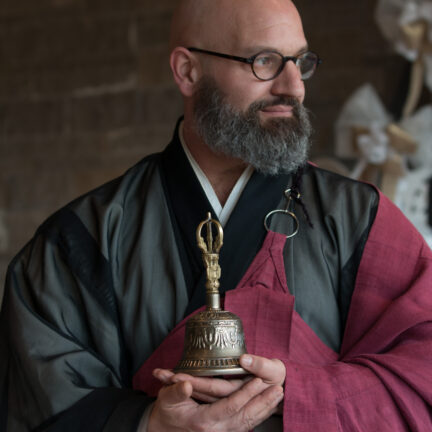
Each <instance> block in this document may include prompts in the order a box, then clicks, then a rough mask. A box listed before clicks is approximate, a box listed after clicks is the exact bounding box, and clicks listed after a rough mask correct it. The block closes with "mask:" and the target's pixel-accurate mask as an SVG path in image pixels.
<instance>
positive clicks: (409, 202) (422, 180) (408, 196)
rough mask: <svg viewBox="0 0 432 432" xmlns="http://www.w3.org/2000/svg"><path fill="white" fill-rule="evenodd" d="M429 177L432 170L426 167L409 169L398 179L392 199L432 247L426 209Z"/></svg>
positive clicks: (431, 230)
mask: <svg viewBox="0 0 432 432" xmlns="http://www.w3.org/2000/svg"><path fill="white" fill-rule="evenodd" d="M431 177H432V172H431V170H430V169H427V168H424V169H420V170H414V171H411V172H410V173H408V174H407V175H406V176H405V177H403V178H402V179H401V180H400V181H399V183H398V187H397V192H396V197H395V200H394V201H395V204H396V205H397V206H398V207H399V208H400V209H401V210H402V212H403V213H404V214H405V216H406V217H407V218H408V219H409V220H410V221H411V222H412V224H413V225H414V226H415V227H416V228H417V229H418V230H419V232H420V233H421V234H422V235H423V237H424V238H425V240H426V242H427V243H428V244H429V246H430V247H432V227H431V226H430V225H429V224H428V209H429V206H430V203H429V199H430V191H429V188H430V184H431V183H430V179H431Z"/></svg>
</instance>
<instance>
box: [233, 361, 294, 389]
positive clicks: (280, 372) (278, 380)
mask: <svg viewBox="0 0 432 432" xmlns="http://www.w3.org/2000/svg"><path fill="white" fill-rule="evenodd" d="M240 365H241V366H242V367H243V368H244V369H246V370H247V371H248V372H250V373H252V374H253V375H255V376H257V377H259V378H261V379H262V380H263V381H264V382H266V383H267V384H275V385H282V384H283V383H284V381H285V376H286V369H285V365H284V364H283V363H282V362H281V361H280V360H278V359H273V360H270V359H267V358H265V357H259V356H255V355H251V354H244V355H242V356H241V357H240Z"/></svg>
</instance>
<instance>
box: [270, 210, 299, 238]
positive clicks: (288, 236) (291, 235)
mask: <svg viewBox="0 0 432 432" xmlns="http://www.w3.org/2000/svg"><path fill="white" fill-rule="evenodd" d="M277 213H282V214H285V215H288V216H291V217H292V218H293V219H294V221H295V223H296V227H295V230H294V232H293V233H292V234H289V235H287V236H286V238H287V239H289V238H292V237H294V236H295V235H296V234H297V233H298V230H299V226H300V224H299V221H298V219H297V216H296V215H295V214H294V213H293V212H290V211H289V210H282V209H278V210H273V211H271V212H270V213H269V214H268V215H267V216H266V217H265V219H264V227H265V229H266V230H267V231H270V228H269V226H268V224H267V221H268V219H269V218H270V217H271V216H273V215H274V214H277Z"/></svg>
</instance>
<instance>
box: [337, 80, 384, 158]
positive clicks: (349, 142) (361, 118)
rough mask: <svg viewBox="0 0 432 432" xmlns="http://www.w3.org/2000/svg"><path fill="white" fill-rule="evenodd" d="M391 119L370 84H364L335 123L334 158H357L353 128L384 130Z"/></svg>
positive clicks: (345, 105) (350, 99) (349, 100)
mask: <svg viewBox="0 0 432 432" xmlns="http://www.w3.org/2000/svg"><path fill="white" fill-rule="evenodd" d="M391 120H392V118H391V117H390V116H389V115H388V114H387V111H386V109H385V107H384V105H383V104H382V102H381V99H380V98H379V96H378V94H377V93H376V91H375V89H374V88H373V86H372V85H371V84H364V85H363V86H362V87H360V88H359V89H358V90H356V91H355V92H354V94H353V95H352V96H351V97H350V98H349V99H348V101H347V102H346V103H345V104H344V106H343V108H342V112H341V114H340V115H339V118H338V120H337V122H336V131H335V132H336V133H335V135H336V156H338V157H340V158H357V157H358V156H359V152H358V149H357V148H356V140H355V137H354V136H353V127H354V126H355V127H363V128H365V129H370V128H371V126H373V128H374V129H375V130H380V129H381V130H384V129H385V128H386V127H387V125H388V124H389V123H390V122H391Z"/></svg>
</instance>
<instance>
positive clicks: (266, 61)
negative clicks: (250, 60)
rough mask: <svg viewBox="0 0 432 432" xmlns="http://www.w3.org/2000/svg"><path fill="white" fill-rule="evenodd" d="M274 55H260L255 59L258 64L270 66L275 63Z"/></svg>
mask: <svg viewBox="0 0 432 432" xmlns="http://www.w3.org/2000/svg"><path fill="white" fill-rule="evenodd" d="M274 61H275V59H274V56H270V55H269V56H259V57H257V58H256V59H255V63H256V64H257V66H270V65H272V64H274Z"/></svg>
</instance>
